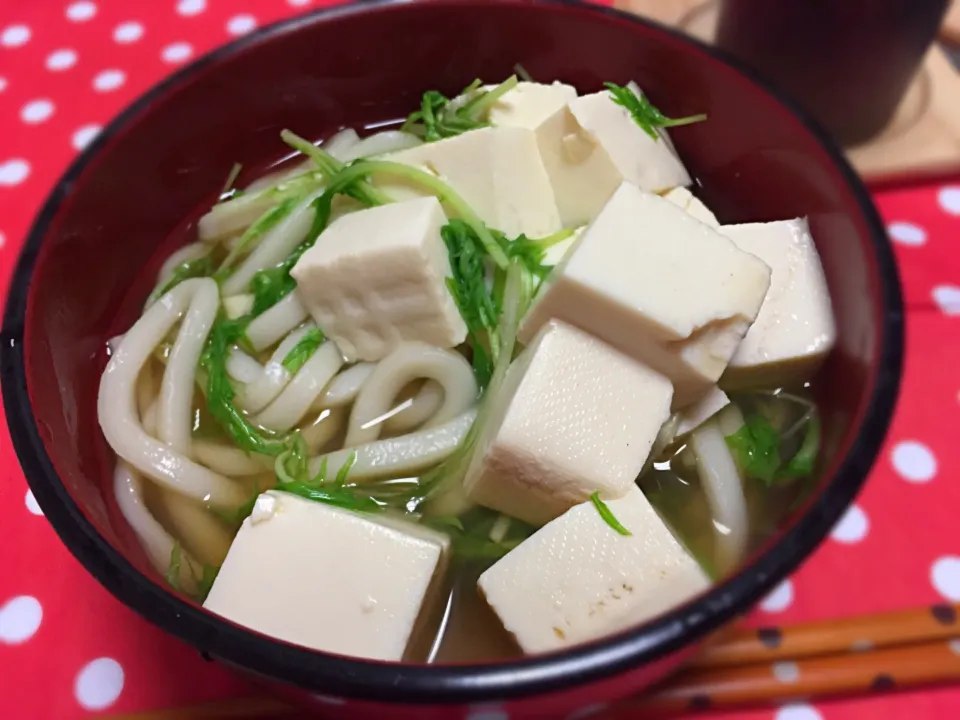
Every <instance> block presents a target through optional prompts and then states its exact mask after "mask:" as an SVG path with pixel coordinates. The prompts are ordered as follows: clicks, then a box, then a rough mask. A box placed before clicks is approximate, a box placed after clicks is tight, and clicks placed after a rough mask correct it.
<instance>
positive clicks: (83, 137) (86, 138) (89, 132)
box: [70, 125, 102, 150]
mask: <svg viewBox="0 0 960 720" xmlns="http://www.w3.org/2000/svg"><path fill="white" fill-rule="evenodd" d="M101 129H102V128H101V127H100V126H99V125H84V126H83V127H82V128H78V129H77V130H76V131H75V132H74V133H73V137H72V138H70V143H71V144H72V145H73V147H74V149H75V150H83V149H84V148H85V147H87V145H89V144H90V142H91V141H92V140H93V139H94V138H95V137H96V136H97V135H98V134H99V132H100V130H101Z"/></svg>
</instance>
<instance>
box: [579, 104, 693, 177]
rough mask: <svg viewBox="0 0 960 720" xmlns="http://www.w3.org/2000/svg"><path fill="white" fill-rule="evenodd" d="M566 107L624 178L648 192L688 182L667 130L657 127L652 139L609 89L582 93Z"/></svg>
mask: <svg viewBox="0 0 960 720" xmlns="http://www.w3.org/2000/svg"><path fill="white" fill-rule="evenodd" d="M569 107H570V112H571V113H572V114H573V116H574V118H576V120H577V122H578V123H579V124H580V127H582V128H583V129H584V130H585V131H586V132H587V133H588V134H589V135H590V137H591V138H592V139H593V140H594V142H596V143H597V145H599V146H600V147H602V148H603V149H604V151H606V153H607V155H609V156H610V160H611V161H612V162H613V164H614V165H615V166H616V168H617V171H618V172H619V173H620V177H621V178H622V179H623V180H626V181H628V182H631V183H633V184H634V185H636V186H637V187H638V188H640V189H641V190H648V191H650V192H659V191H662V190H667V189H669V188H672V187H676V186H678V185H689V184H690V175H689V174H688V173H687V169H686V168H685V167H684V166H683V163H682V162H681V161H680V158H679V157H678V156H677V153H676V151H675V150H674V148H673V144H672V143H671V142H670V139H669V136H668V135H667V132H666V130H662V129H661V130H659V131H658V134H659V136H660V137H659V138H657V139H656V140H654V139H653V138H652V137H650V136H649V135H648V134H647V133H646V131H645V130H643V128H641V127H640V126H639V125H637V123H636V122H635V121H634V119H633V117H632V116H631V115H630V113H629V112H628V111H627V109H626V108H624V107H621V106H620V105H617V104H616V103H615V102H614V101H613V97H612V96H611V95H610V93H609V91H607V90H603V91H601V92H598V93H593V94H592V95H584V96H583V97H580V98H577V99H576V100H574V101H573V102H571V103H570V105H569Z"/></svg>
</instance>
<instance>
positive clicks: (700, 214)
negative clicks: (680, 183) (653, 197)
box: [663, 187, 720, 228]
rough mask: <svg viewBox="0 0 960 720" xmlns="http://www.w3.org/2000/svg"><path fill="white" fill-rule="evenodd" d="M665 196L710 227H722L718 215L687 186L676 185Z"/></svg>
mask: <svg viewBox="0 0 960 720" xmlns="http://www.w3.org/2000/svg"><path fill="white" fill-rule="evenodd" d="M663 197H664V198H665V199H667V200H669V201H670V202H672V203H673V204H675V205H679V206H680V207H682V208H683V209H684V210H686V211H687V212H688V213H690V214H691V215H693V216H694V217H695V218H696V219H697V220H699V221H700V222H702V223H705V224H707V225H709V226H710V227H715V228H718V227H720V221H719V220H717V216H716V215H714V214H713V212H712V211H711V210H710V208H708V207H707V206H706V205H705V204H704V203H703V200H701V199H700V198H698V197H697V196H696V195H694V194H693V193H692V192H690V191H689V190H687V189H686V188H685V187H675V188H674V189H673V190H671V191H670V192H668V193H667V194H666V195H664V196H663Z"/></svg>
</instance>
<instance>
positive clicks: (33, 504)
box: [23, 490, 43, 515]
mask: <svg viewBox="0 0 960 720" xmlns="http://www.w3.org/2000/svg"><path fill="white" fill-rule="evenodd" d="M23 502H24V504H25V505H26V506H27V510H29V511H30V512H31V514H33V515H43V510H41V509H40V506H39V505H38V504H37V499H36V498H35V497H34V496H33V490H27V494H26V495H25V496H24V498H23Z"/></svg>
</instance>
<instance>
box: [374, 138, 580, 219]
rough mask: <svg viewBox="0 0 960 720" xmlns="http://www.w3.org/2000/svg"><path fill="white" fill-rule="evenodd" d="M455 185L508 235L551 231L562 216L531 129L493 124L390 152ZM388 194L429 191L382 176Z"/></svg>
mask: <svg viewBox="0 0 960 720" xmlns="http://www.w3.org/2000/svg"><path fill="white" fill-rule="evenodd" d="M383 159H384V160H390V161H392V162H399V163H403V164H405V165H411V166H414V167H417V168H419V169H421V170H425V171H427V172H429V173H431V174H433V175H436V176H437V177H439V178H440V179H441V180H443V181H444V182H445V183H447V184H448V185H450V187H452V188H453V189H454V190H455V191H456V192H457V193H459V194H460V195H461V196H462V197H463V199H464V200H465V201H466V202H467V203H468V204H469V205H470V207H472V208H473V210H474V212H476V213H477V215H479V216H480V218H481V219H482V220H483V221H484V222H485V223H486V224H487V225H489V226H490V227H492V228H495V229H497V230H500V231H502V232H504V233H506V234H507V236H509V237H515V236H517V235H520V234H521V233H523V234H526V235H527V236H528V237H534V238H535V237H542V236H546V235H550V234H551V233H554V232H556V231H557V230H559V229H560V227H561V225H560V215H559V213H558V211H557V204H556V201H555V200H554V198H553V190H552V189H551V187H550V180H549V178H548V177H547V171H546V170H545V169H544V167H543V162H542V161H541V159H540V151H539V150H538V149H537V138H536V135H534V133H533V131H532V130H528V129H525V128H519V127H490V128H482V129H480V130H471V131H470V132H466V133H463V134H462V135H457V136H456V137H452V138H447V139H444V140H439V141H437V142H432V143H425V144H423V145H420V146H418V147H415V148H410V149H408V150H401V151H400V152H396V153H392V154H390V155H386V156H384V158H383ZM376 182H377V185H378V186H379V187H381V188H382V189H383V190H384V191H385V192H386V193H387V194H388V195H390V196H391V197H394V198H396V199H405V198H406V199H409V198H411V197H417V196H421V195H425V194H428V192H429V191H427V190H425V189H424V188H422V187H421V186H419V185H416V184H415V183H410V182H408V181H405V180H403V179H401V178H397V177H394V176H388V175H386V174H384V175H378V176H377V177H376Z"/></svg>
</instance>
